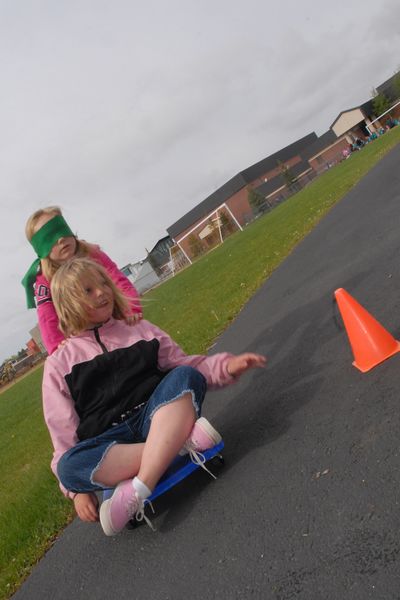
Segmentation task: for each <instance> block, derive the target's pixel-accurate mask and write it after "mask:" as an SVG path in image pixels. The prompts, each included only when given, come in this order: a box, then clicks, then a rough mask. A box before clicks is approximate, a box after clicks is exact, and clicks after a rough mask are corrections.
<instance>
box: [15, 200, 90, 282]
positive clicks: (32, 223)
mask: <svg viewBox="0 0 400 600" xmlns="http://www.w3.org/2000/svg"><path fill="white" fill-rule="evenodd" d="M43 215H49V216H52V217H55V216H56V215H60V216H62V212H61V208H60V207H59V206H46V207H45V208H39V210H37V211H35V212H34V213H33V214H32V215H31V216H30V217H29V219H28V220H27V222H26V225H25V235H26V237H27V239H28V242H30V241H31V239H32V237H33V236H34V234H35V233H36V231H37V229H36V225H37V222H38V221H39V219H40V218H41V217H42V216H43ZM75 240H76V248H75V255H74V256H76V257H77V258H79V257H85V256H90V255H91V254H92V252H93V251H94V250H96V246H94V245H93V244H89V243H88V242H85V241H84V240H79V239H78V238H77V237H75ZM60 265H61V263H58V262H57V261H55V260H52V259H51V258H50V257H47V258H42V259H41V260H40V266H41V269H42V273H43V275H44V276H45V277H46V279H47V281H49V282H50V281H51V280H52V279H53V277H54V274H55V273H56V271H57V270H58V269H59V268H60Z"/></svg>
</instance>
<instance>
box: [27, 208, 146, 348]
mask: <svg viewBox="0 0 400 600" xmlns="http://www.w3.org/2000/svg"><path fill="white" fill-rule="evenodd" d="M25 233H26V237H27V238H28V241H29V242H30V243H31V245H32V247H33V249H34V251H35V253H36V255H37V258H36V259H35V260H34V262H33V263H32V265H31V266H30V268H29V269H28V271H27V272H26V274H25V276H24V278H23V280H22V285H23V286H24V288H25V293H26V301H27V306H28V308H35V307H36V308H37V315H38V321H39V328H40V333H41V336H42V341H43V344H44V346H45V348H46V350H47V352H48V353H49V354H51V353H52V352H54V350H56V348H57V347H58V346H59V345H60V344H61V343H62V342H63V340H64V339H65V338H64V336H63V334H62V333H61V331H60V330H59V328H58V317H57V314H56V311H55V308H54V305H53V301H52V297H51V292H50V283H51V280H52V278H53V276H54V274H55V273H56V271H57V270H58V268H59V267H60V266H61V265H62V264H64V263H65V262H66V261H68V260H70V259H71V258H73V257H82V256H86V257H88V258H91V259H93V260H94V261H96V262H98V263H99V264H101V265H102V266H103V267H104V268H105V269H106V270H107V272H108V274H109V275H110V277H111V278H112V280H113V281H114V283H115V284H116V285H117V287H118V288H119V289H120V290H121V291H122V292H123V293H124V295H125V296H127V298H128V300H129V306H130V308H129V314H127V315H126V321H127V322H128V323H130V324H135V323H136V322H137V321H138V320H139V319H141V318H142V308H141V304H140V300H139V295H138V293H137V291H136V289H135V288H134V286H133V285H132V283H131V282H130V281H129V279H128V278H127V277H125V275H123V273H121V271H120V270H119V269H118V267H117V265H116V264H115V263H114V262H113V261H112V260H111V259H110V257H109V256H107V254H105V253H104V252H102V250H100V248H99V246H97V245H95V244H89V243H88V242H85V241H84V240H79V239H78V238H77V237H76V236H75V235H74V234H73V232H72V230H71V229H70V227H69V226H68V224H67V222H66V221H65V219H64V217H63V216H62V213H61V210H60V208H59V207H58V206H50V207H48V208H43V209H40V210H38V211H36V212H35V213H33V215H32V216H31V217H30V218H29V219H28V222H27V224H26V228H25Z"/></svg>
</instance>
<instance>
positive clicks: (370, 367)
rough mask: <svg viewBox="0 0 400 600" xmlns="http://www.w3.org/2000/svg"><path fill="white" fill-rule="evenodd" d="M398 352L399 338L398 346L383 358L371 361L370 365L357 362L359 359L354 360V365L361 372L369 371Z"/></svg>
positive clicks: (399, 347) (399, 350) (399, 348)
mask: <svg viewBox="0 0 400 600" xmlns="http://www.w3.org/2000/svg"><path fill="white" fill-rule="evenodd" d="M397 352H400V342H399V341H398V340H396V347H395V349H394V350H393V352H390V353H389V354H387V355H386V356H384V357H383V358H379V359H377V360H376V361H374V362H373V363H371V364H370V365H368V366H365V365H364V366H362V365H359V364H357V361H353V363H352V364H353V366H354V367H356V369H358V370H359V371H361V373H367V371H370V370H371V369H373V368H374V367H376V365H379V364H380V363H382V362H384V361H385V360H387V359H388V358H390V357H391V356H393V355H394V354H397Z"/></svg>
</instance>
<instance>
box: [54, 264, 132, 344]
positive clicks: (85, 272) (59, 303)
mask: <svg viewBox="0 0 400 600" xmlns="http://www.w3.org/2000/svg"><path fill="white" fill-rule="evenodd" d="M83 278H85V280H86V281H85V283H87V281H89V282H90V283H93V284H95V285H96V284H99V283H100V282H101V283H104V281H105V283H106V284H107V286H108V287H109V288H111V290H112V293H113V299H114V310H113V313H112V316H113V317H114V319H119V320H122V319H125V317H126V315H127V314H128V313H129V304H128V299H127V298H126V297H125V296H124V295H123V294H122V292H121V291H120V290H119V289H118V288H117V286H116V285H115V283H114V282H113V281H112V279H110V277H109V275H108V273H107V271H106V270H105V269H104V268H103V267H102V266H101V265H99V264H98V263H96V262H94V261H93V260H90V259H89V258H72V259H71V260H69V261H68V262H66V263H64V264H63V265H61V266H60V267H59V268H58V270H57V272H56V273H55V275H54V277H53V280H52V282H51V295H52V298H53V302H54V307H55V309H56V312H57V315H58V319H59V324H58V326H59V328H60V330H61V331H62V332H63V334H64V335H65V336H69V335H77V334H78V333H81V332H82V331H84V330H85V329H87V328H88V327H89V325H90V324H91V321H90V319H89V316H88V314H87V310H86V308H87V307H88V305H89V306H90V303H89V302H88V300H87V297H86V292H85V288H84V286H83V282H82V280H83Z"/></svg>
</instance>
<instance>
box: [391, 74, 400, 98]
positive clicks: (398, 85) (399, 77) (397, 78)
mask: <svg viewBox="0 0 400 600" xmlns="http://www.w3.org/2000/svg"><path fill="white" fill-rule="evenodd" d="M392 87H393V93H394V95H395V97H396V99H397V100H398V99H399V98H400V71H399V70H397V72H396V73H395V74H394V78H393V82H392Z"/></svg>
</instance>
